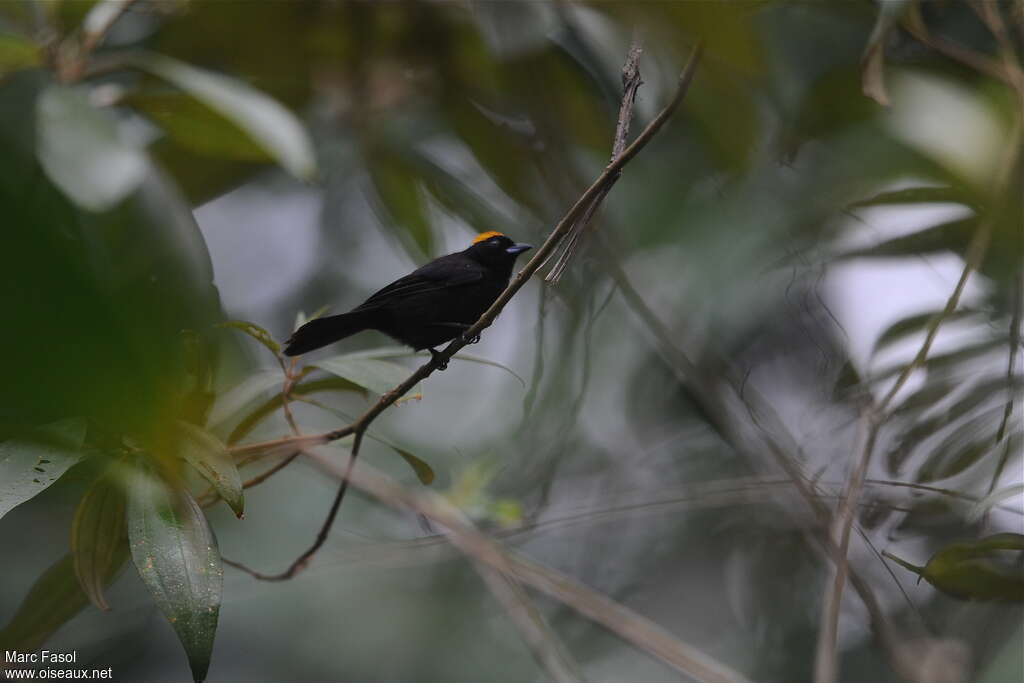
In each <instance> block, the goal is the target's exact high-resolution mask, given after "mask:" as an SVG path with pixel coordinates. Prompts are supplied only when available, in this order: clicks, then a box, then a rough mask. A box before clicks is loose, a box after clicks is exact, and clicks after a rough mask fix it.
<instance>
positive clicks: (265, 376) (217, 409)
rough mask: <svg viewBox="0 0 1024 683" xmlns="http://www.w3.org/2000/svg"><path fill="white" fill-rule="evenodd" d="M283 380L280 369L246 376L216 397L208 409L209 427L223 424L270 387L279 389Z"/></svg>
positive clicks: (213, 427) (262, 395) (261, 396)
mask: <svg viewBox="0 0 1024 683" xmlns="http://www.w3.org/2000/svg"><path fill="white" fill-rule="evenodd" d="M283 382H284V376H283V375H282V374H281V371H280V370H261V371H259V372H257V373H255V374H253V375H250V376H249V377H246V378H245V379H244V380H242V381H241V382H239V383H238V384H236V385H235V386H234V387H232V388H231V389H229V390H227V391H226V392H224V393H223V394H221V395H220V396H218V397H217V400H216V401H215V402H214V404H213V409H212V410H211V411H210V418H209V421H208V424H209V425H210V428H211V429H216V428H218V427H222V426H224V425H225V424H226V423H228V422H229V421H231V419H232V418H234V417H235V415H237V414H238V413H239V412H240V411H242V410H244V409H245V408H246V407H247V406H249V404H251V403H252V402H253V401H256V400H257V399H260V398H263V397H264V396H265V395H266V394H267V392H269V391H270V390H271V389H277V390H280V388H281V385H282V383H283Z"/></svg>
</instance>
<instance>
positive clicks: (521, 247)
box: [505, 244, 533, 256]
mask: <svg viewBox="0 0 1024 683" xmlns="http://www.w3.org/2000/svg"><path fill="white" fill-rule="evenodd" d="M530 249H533V245H532V244H513V245H512V246H511V247H509V248H508V249H506V250H505V253H506V254H512V255H513V256H518V255H519V254H522V253H523V252H524V251H529V250H530Z"/></svg>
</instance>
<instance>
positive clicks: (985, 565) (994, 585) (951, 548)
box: [887, 533, 1024, 602]
mask: <svg viewBox="0 0 1024 683" xmlns="http://www.w3.org/2000/svg"><path fill="white" fill-rule="evenodd" d="M1022 551H1024V536H1022V535H1021V534H1014V533H1001V534H994V535H992V536H988V537H986V538H983V539H981V540H979V541H972V542H968V543H953V544H950V545H948V546H946V547H945V548H942V549H941V550H939V551H938V552H936V553H935V554H934V555H932V557H931V559H929V560H928V563H927V564H926V565H925V566H924V567H918V566H915V565H913V564H910V563H909V562H907V561H905V560H899V559H897V558H895V557H893V556H892V555H888V554H887V556H888V557H891V558H892V559H895V560H896V561H897V562H899V563H900V565H902V566H903V567H904V568H906V569H908V570H910V571H912V572H914V573H915V574H918V575H919V576H921V577H922V578H923V579H924V580H925V581H927V582H928V583H930V584H932V585H933V586H935V587H936V588H938V589H939V590H940V591H942V592H943V593H946V594H948V595H952V596H953V597H957V598H962V599H965V600H991V601H997V602H1021V601H1024V576H1022V575H1021V572H1020V569H1019V567H1020V559H1021V552H1022Z"/></svg>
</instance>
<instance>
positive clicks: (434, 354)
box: [428, 349, 448, 370]
mask: <svg viewBox="0 0 1024 683" xmlns="http://www.w3.org/2000/svg"><path fill="white" fill-rule="evenodd" d="M428 350H429V351H430V359H431V360H432V361H434V362H435V363H437V369H438V370H447V369H448V361H447V360H445V359H443V358H441V352H440V351H437V350H435V349H428Z"/></svg>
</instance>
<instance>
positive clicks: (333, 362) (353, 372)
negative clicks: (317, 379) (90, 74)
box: [316, 354, 412, 394]
mask: <svg viewBox="0 0 1024 683" xmlns="http://www.w3.org/2000/svg"><path fill="white" fill-rule="evenodd" d="M316 367H318V368H320V369H321V370H325V371H327V372H329V373H331V374H332V375H337V376H338V377H341V378H342V379H347V380H348V381H350V382H353V383H354V384H358V385H359V386H361V387H363V388H365V389H369V390H370V391H372V392H374V393H376V394H386V393H387V392H389V391H391V390H392V389H394V388H395V387H396V386H397V385H399V384H401V383H402V382H404V381H405V380H406V378H408V377H409V375H411V374H412V372H411V371H410V370H409V368H407V367H405V366H404V365H399V364H397V363H389V362H388V361H383V360H375V359H372V358H364V357H359V356H352V355H349V354H345V355H342V356H333V357H331V358H325V359H323V360H320V361H317V362H316Z"/></svg>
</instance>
